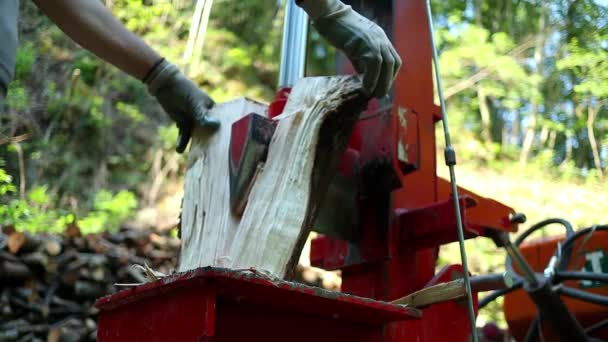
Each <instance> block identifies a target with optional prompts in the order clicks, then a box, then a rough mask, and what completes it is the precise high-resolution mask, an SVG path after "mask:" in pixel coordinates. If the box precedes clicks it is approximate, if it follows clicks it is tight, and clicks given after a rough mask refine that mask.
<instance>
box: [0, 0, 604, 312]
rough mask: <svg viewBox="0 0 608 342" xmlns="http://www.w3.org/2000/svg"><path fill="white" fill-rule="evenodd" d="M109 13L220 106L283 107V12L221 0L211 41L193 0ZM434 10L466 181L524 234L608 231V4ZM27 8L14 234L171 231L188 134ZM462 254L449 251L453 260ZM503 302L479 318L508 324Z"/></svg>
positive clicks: (14, 132) (2, 217) (17, 86)
mask: <svg viewBox="0 0 608 342" xmlns="http://www.w3.org/2000/svg"><path fill="white" fill-rule="evenodd" d="M201 2H203V3H204V1H199V6H201ZM209 2H210V1H207V3H209ZM105 4H106V5H107V6H108V7H109V8H110V9H111V10H112V11H113V12H114V13H115V15H116V16H117V17H118V18H120V20H122V21H123V22H124V23H125V24H126V25H127V27H128V28H129V29H130V30H132V31H134V32H136V33H138V34H139V35H141V36H142V37H143V38H144V39H145V40H146V41H147V42H148V43H149V44H150V45H152V46H153V47H154V48H155V49H158V50H159V51H160V52H161V54H162V55H164V56H166V57H167V58H168V59H169V60H172V61H175V62H176V63H178V64H179V65H180V66H181V67H182V68H183V69H184V70H186V71H187V73H188V75H189V76H190V77H191V78H192V79H193V80H195V81H196V82H197V83H198V84H199V85H200V86H201V87H202V88H203V89H205V90H206V91H208V92H209V94H210V95H211V96H212V97H213V98H214V100H215V101H216V102H222V101H226V100H229V99H231V98H234V97H237V96H243V95H245V96H249V97H253V98H255V99H259V100H262V101H265V102H268V101H270V100H271V99H272V97H273V95H274V91H275V87H276V80H277V76H278V69H279V64H278V63H279V60H280V58H279V57H280V56H279V55H280V45H281V30H282V24H283V15H284V11H283V1H280V0H277V1H268V0H248V1H228V0H216V1H214V2H213V6H212V7H211V8H210V16H209V21H208V23H207V25H206V34H205V35H204V39H203V37H201V38H199V39H192V38H193V34H192V33H193V30H194V29H195V27H196V25H192V22H193V17H196V16H194V13H195V12H196V11H195V10H196V2H195V1H185V0H105ZM432 5H433V10H434V16H435V18H434V20H435V25H436V28H437V33H436V37H437V40H438V44H439V53H440V63H441V70H442V77H443V80H444V87H445V89H444V90H445V94H446V99H447V111H448V115H449V117H450V126H451V130H452V136H453V138H454V140H455V144H456V148H457V152H458V160H459V164H458V167H457V175H458V178H459V181H460V185H463V186H465V187H468V188H470V189H471V190H474V191H476V192H478V193H480V194H482V195H484V196H487V197H492V198H495V199H497V200H500V201H502V202H504V203H506V204H508V205H510V206H512V207H514V208H515V209H516V210H518V211H522V212H524V213H525V214H526V215H527V217H528V223H527V224H525V225H523V227H522V229H525V228H526V227H527V226H529V225H530V224H532V223H535V222H538V221H540V220H542V219H545V218H549V217H561V218H564V219H567V220H569V221H571V222H572V223H573V224H574V225H575V226H576V227H585V226H588V225H591V224H596V223H606V222H607V221H608V219H606V216H605V213H606V212H608V201H607V199H608V198H607V188H606V184H608V102H607V100H608V2H606V1H603V0H602V1H600V0H555V1H549V0H466V1H462V0H441V1H439V0H434V1H432ZM21 7H22V10H21V18H20V41H21V45H20V48H19V52H18V59H17V61H18V62H17V69H16V78H15V80H14V81H13V82H12V83H11V84H10V89H9V94H8V97H7V101H6V105H5V108H0V113H1V114H0V115H1V116H0V196H1V197H0V224H1V225H13V226H15V227H16V228H17V229H21V230H29V231H34V232H37V231H50V232H61V231H62V230H63V229H64V227H65V225H66V224H67V223H70V222H76V223H77V224H78V226H79V227H80V228H81V229H82V230H83V232H91V233H94V232H100V231H103V230H113V229H116V228H118V227H119V226H121V225H125V224H131V225H133V226H139V227H145V226H156V227H158V226H162V227H163V228H167V229H171V228H173V227H174V226H175V222H176V217H177V213H178V210H179V201H180V200H181V192H180V191H181V188H182V183H181V181H182V178H183V175H184V161H185V159H184V156H182V155H178V154H177V153H175V152H174V144H175V140H176V137H177V130H176V129H175V127H174V126H173V125H172V123H171V122H170V121H169V119H168V118H167V117H166V115H165V114H164V113H163V112H162V111H161V109H160V107H159V106H158V105H157V104H156V103H155V102H154V100H153V99H152V98H151V97H150V96H149V95H148V94H147V92H146V89H145V88H144V87H143V86H142V85H141V83H140V82H139V81H137V80H134V79H132V78H129V77H128V76H126V75H124V74H122V73H121V72H119V71H118V70H117V69H115V68H114V67H112V66H110V65H108V64H107V63H104V62H102V61H101V60H99V59H97V58H96V57H95V56H94V55H92V54H90V53H88V52H86V51H84V50H82V49H80V48H79V47H78V46H77V45H76V44H75V43H73V42H72V41H71V40H69V39H68V38H66V37H65V35H64V34H63V33H62V32H61V31H60V30H59V29H58V28H56V27H55V26H54V25H53V24H52V23H51V22H50V21H49V20H48V19H47V18H46V17H44V16H43V15H42V14H41V13H40V12H39V11H38V9H37V8H35V7H34V5H33V4H32V2H30V1H22V2H21ZM207 10H208V9H207ZM199 37H200V35H199ZM308 50H309V53H308V59H309V63H308V67H307V70H308V74H310V75H328V74H329V75H330V74H333V63H334V60H335V57H336V52H335V51H334V50H333V49H332V48H331V47H329V46H328V45H327V44H326V43H325V42H323V40H322V39H320V38H319V36H318V35H317V34H316V33H315V32H314V30H311V35H310V41H309V49H308ZM405 63H407V61H405ZM438 136H441V135H438ZM438 152H440V151H438ZM439 158H441V157H439ZM440 165H442V164H441V163H440ZM439 173H440V174H442V175H445V174H446V170H444V168H443V167H441V170H440V171H439ZM555 232H559V230H555V231H551V230H549V231H546V232H541V233H540V234H552V233H555ZM467 244H468V245H469V247H470V248H469V251H470V252H469V254H470V255H469V257H470V259H471V264H472V269H473V272H475V273H485V272H496V271H500V270H501V269H503V262H504V253H503V252H502V251H499V250H497V249H496V248H495V247H494V246H493V244H492V243H491V242H490V241H487V240H485V239H475V240H474V241H469V242H467ZM456 255H457V250H456V249H455V248H454V246H447V247H446V248H444V249H443V250H442V254H441V262H442V263H446V262H447V260H450V259H451V260H454V258H456ZM498 305H499V304H496V305H494V306H492V307H490V308H488V309H487V310H486V311H485V312H482V317H481V319H482V320H498V321H501V317H500V314H499V310H498ZM480 323H482V322H480Z"/></svg>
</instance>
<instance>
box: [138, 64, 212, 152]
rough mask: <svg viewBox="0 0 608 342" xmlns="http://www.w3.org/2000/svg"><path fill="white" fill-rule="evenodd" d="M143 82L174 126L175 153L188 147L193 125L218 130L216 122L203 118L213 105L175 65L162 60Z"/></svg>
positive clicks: (206, 116)
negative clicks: (175, 137)
mask: <svg viewBox="0 0 608 342" xmlns="http://www.w3.org/2000/svg"><path fill="white" fill-rule="evenodd" d="M143 82H144V83H145V84H146V85H147V86H148V91H149V92H150V94H152V95H154V97H156V99H157V100H158V102H159V104H160V105H161V107H162V108H163V109H164V110H165V112H166V113H167V115H169V117H171V119H173V121H175V124H176V125H177V128H178V130H179V136H178V138H177V146H176V148H175V150H176V151H177V152H178V153H182V152H184V150H185V149H186V146H188V142H189V141H190V137H191V135H192V129H193V128H194V127H195V125H199V126H202V127H206V128H209V129H212V130H215V129H217V128H218V127H219V126H220V122H219V121H218V120H217V119H215V118H211V117H209V116H208V115H207V113H208V111H209V110H210V109H211V108H212V107H213V106H214V104H215V103H214V102H213V100H212V99H211V98H210V97H209V96H208V95H207V94H205V92H203V91H202V90H200V89H199V88H198V86H197V85H196V84H194V82H192V81H190V80H189V79H188V78H187V77H186V76H185V75H184V74H183V73H182V72H181V71H180V70H179V68H178V67H177V66H176V65H174V64H171V63H169V62H167V61H165V60H162V61H161V62H160V63H159V64H157V65H156V66H155V67H154V69H153V70H152V71H151V72H150V73H149V75H148V76H147V77H146V78H145V79H144V80H143Z"/></svg>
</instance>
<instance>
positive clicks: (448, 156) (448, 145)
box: [426, 0, 479, 342]
mask: <svg viewBox="0 0 608 342" xmlns="http://www.w3.org/2000/svg"><path fill="white" fill-rule="evenodd" d="M426 10H427V16H428V20H429V21H428V22H429V33H430V36H431V48H432V50H433V64H434V65H435V79H436V82H437V91H438V95H439V101H440V104H441V118H442V121H443V132H444V135H445V151H444V156H445V163H446V165H447V166H448V168H449V169H450V183H451V185H452V200H453V202H454V210H455V212H456V223H457V226H458V243H459V245H460V258H461V262H462V268H463V269H464V284H465V289H466V292H467V306H468V311H469V321H470V323H471V334H472V337H473V342H478V341H479V337H478V336H477V325H476V324H475V310H474V307H473V293H472V291H471V280H470V279H469V266H468V263H467V254H466V249H465V246H464V233H463V227H462V226H463V225H462V215H461V214H460V201H459V198H458V186H457V183H456V172H455V170H454V169H455V168H454V166H455V165H456V153H455V152H454V148H453V147H452V140H451V139H450V130H449V127H448V117H447V114H446V110H445V98H444V97H443V86H442V84H441V76H440V74H441V73H440V71H439V58H438V57H437V46H436V45H435V37H434V35H433V33H434V29H433V15H432V12H431V1H430V0H427V1H426Z"/></svg>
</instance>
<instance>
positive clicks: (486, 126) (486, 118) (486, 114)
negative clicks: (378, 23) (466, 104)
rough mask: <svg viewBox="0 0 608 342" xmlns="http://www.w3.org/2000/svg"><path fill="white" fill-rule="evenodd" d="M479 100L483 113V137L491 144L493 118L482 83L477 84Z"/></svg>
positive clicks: (480, 109)
mask: <svg viewBox="0 0 608 342" xmlns="http://www.w3.org/2000/svg"><path fill="white" fill-rule="evenodd" d="M477 100H478V101H479V114H480V115H481V137H482V138H483V140H484V142H485V143H486V144H487V145H488V146H489V145H491V144H492V132H491V131H490V130H491V129H492V127H491V126H492V119H491V116H490V108H488V102H487V101H488V98H487V97H486V92H485V90H484V89H483V86H482V85H478V86H477Z"/></svg>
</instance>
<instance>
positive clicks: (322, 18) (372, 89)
mask: <svg viewBox="0 0 608 342" xmlns="http://www.w3.org/2000/svg"><path fill="white" fill-rule="evenodd" d="M296 3H297V4H298V5H299V6H300V7H301V8H302V9H303V10H304V11H305V12H306V13H307V14H308V16H309V17H310V18H311V20H312V23H313V26H314V27H315V28H316V30H317V31H318V32H319V34H320V35H321V36H323V37H324V38H325V39H327V41H329V43H331V44H332V45H333V46H335V47H336V48H337V49H339V50H341V51H342V52H344V53H345V54H346V56H347V57H348V58H349V59H350V61H351V63H353V66H354V67H355V69H356V70H357V72H358V73H362V74H363V87H364V88H365V90H367V91H368V92H369V94H370V95H373V96H375V97H382V96H384V95H386V94H387V93H388V91H389V90H390V88H391V86H392V83H393V81H394V80H395V76H396V75H397V72H398V71H399V68H400V67H401V58H400V57H399V55H398V54H397V51H395V49H394V48H393V45H392V44H391V42H390V40H389V39H388V37H387V36H386V33H384V31H383V30H382V28H380V26H378V25H376V24H375V23H374V22H372V21H370V20H368V19H367V18H365V17H364V16H362V15H360V14H359V13H357V12H355V11H354V10H353V9H352V8H351V7H350V6H347V5H345V4H344V3H342V2H341V1H340V0H296Z"/></svg>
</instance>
